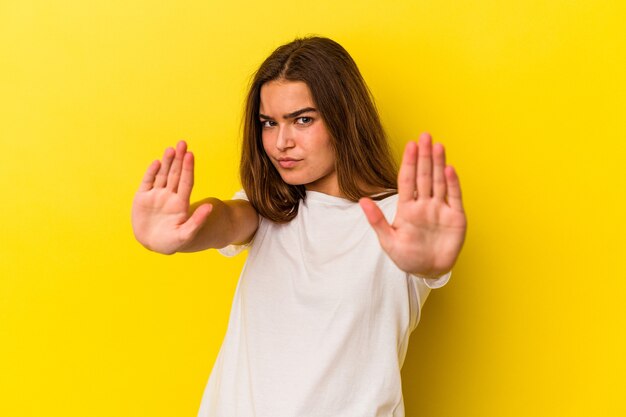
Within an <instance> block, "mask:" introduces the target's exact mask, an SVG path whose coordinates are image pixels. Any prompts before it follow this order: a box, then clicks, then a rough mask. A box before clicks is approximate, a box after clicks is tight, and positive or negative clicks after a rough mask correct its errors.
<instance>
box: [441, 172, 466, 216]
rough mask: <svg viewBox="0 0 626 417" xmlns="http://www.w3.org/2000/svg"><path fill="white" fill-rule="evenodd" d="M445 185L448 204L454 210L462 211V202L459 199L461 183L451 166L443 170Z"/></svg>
mask: <svg viewBox="0 0 626 417" xmlns="http://www.w3.org/2000/svg"><path fill="white" fill-rule="evenodd" d="M445 174H446V183H447V189H448V204H449V205H450V207H452V208H453V209H456V210H460V211H463V201H462V199H461V183H460V182H459V176H458V175H457V174H456V171H455V170H454V168H453V167H452V166H451V165H448V166H447V167H446V169H445Z"/></svg>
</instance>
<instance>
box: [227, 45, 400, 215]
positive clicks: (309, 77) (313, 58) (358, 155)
mask: <svg viewBox="0 0 626 417" xmlns="http://www.w3.org/2000/svg"><path fill="white" fill-rule="evenodd" d="M274 80H287V81H303V82H305V83H306V84H307V86H308V87H309V89H310V91H311V95H312V99H313V101H314V103H315V107H316V109H317V110H318V111H319V113H320V115H321V117H322V119H323V120H324V123H325V124H326V127H327V129H328V132H329V134H330V140H331V146H332V147H333V149H334V152H335V161H336V162H335V170H336V172H337V180H338V183H339V189H340V191H341V192H342V193H343V194H344V195H345V197H346V198H347V199H349V200H351V201H355V202H356V201H358V200H359V198H361V197H364V196H368V195H369V194H368V192H367V191H366V189H365V187H370V189H371V188H378V189H381V188H382V189H385V190H390V192H389V193H387V194H385V195H384V196H380V195H379V196H377V197H374V198H382V197H386V196H388V195H390V194H393V193H394V192H395V190H396V189H397V187H396V175H397V167H396V164H395V162H394V160H393V158H392V156H391V151H390V148H389V144H388V142H387V137H386V134H385V131H384V129H383V127H382V124H381V122H380V117H379V116H378V112H377V110H376V107H375V105H374V100H373V97H372V94H371V92H370V90H369V89H368V87H367V85H366V84H365V81H364V80H363V77H362V76H361V73H360V72H359V70H358V68H357V66H356V63H355V62H354V60H353V59H352V57H350V55H349V54H348V52H347V51H346V50H345V49H344V48H343V47H342V46H341V45H339V44H338V43H337V42H335V41H333V40H331V39H328V38H322V37H306V38H296V39H295V40H294V41H292V42H290V43H288V44H285V45H282V46H280V47H278V48H277V49H276V50H275V51H274V52H273V53H272V54H271V55H270V56H269V57H268V58H267V59H266V60H265V61H264V62H263V64H261V66H260V67H259V69H258V70H257V72H256V73H255V74H254V76H253V79H252V82H251V85H250V89H249V92H248V96H247V99H246V105H245V113H244V119H243V120H242V122H243V146H242V152H241V165H240V168H239V169H240V176H241V184H242V186H243V189H244V191H245V192H246V194H247V196H248V199H249V201H250V203H251V204H252V206H253V207H254V208H255V209H256V210H257V212H258V213H259V214H260V215H261V216H263V217H265V218H267V219H270V220H272V221H274V222H278V223H284V222H289V221H291V220H292V219H293V218H295V216H296V215H297V214H298V205H299V202H300V199H305V198H306V190H305V186H304V185H290V184H287V183H285V182H284V181H283V180H282V178H281V177H280V174H279V173H278V171H277V170H276V168H275V167H274V165H273V164H272V162H271V160H270V159H269V157H268V156H267V154H266V152H265V150H264V148H263V140H262V136H261V132H262V129H261V128H262V126H261V122H260V121H259V107H260V104H261V103H260V102H261V98H260V91H261V86H263V84H265V83H266V82H269V81H274Z"/></svg>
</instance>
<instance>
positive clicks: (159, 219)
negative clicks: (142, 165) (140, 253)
mask: <svg viewBox="0 0 626 417" xmlns="http://www.w3.org/2000/svg"><path fill="white" fill-rule="evenodd" d="M193 170H194V159H193V154H192V153H191V152H187V144H186V143H185V142H184V141H180V142H179V143H178V145H177V146H176V150H174V149H172V148H168V149H166V150H165V154H164V155H163V161H162V162H159V161H154V162H153V163H152V164H151V165H150V167H149V168H148V170H147V171H146V173H145V175H144V178H143V180H142V182H141V186H140V187H139V190H138V191H137V193H136V194H135V198H134V200H133V208H132V224H133V231H134V233H135V237H136V238H137V240H138V241H139V242H140V243H141V244H143V245H144V246H145V247H147V248H148V249H150V250H153V251H155V252H159V253H164V254H172V253H175V252H176V251H178V250H180V249H181V248H182V247H184V245H185V244H187V243H188V242H190V241H191V240H192V239H193V237H194V236H195V235H196V234H197V232H198V230H199V229H200V227H201V226H202V225H203V224H204V222H205V221H206V219H207V216H208V215H209V213H210V211H211V209H212V206H211V205H209V204H203V205H201V206H200V207H198V208H196V210H195V211H194V212H193V213H192V214H191V215H190V214H189V207H190V203H189V197H190V195H191V190H192V188H193Z"/></svg>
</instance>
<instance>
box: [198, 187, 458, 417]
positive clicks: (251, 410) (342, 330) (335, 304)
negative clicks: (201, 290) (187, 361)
mask: <svg viewBox="0 0 626 417" xmlns="http://www.w3.org/2000/svg"><path fill="white" fill-rule="evenodd" d="M306 195H307V197H306V200H305V201H301V202H300V206H299V209H298V215H297V216H296V218H295V219H293V220H292V221H291V222H289V223H286V224H278V223H273V222H271V221H269V220H267V219H265V218H263V217H260V221H259V228H258V230H257V232H256V234H255V236H254V239H253V240H252V242H251V244H249V245H247V246H246V247H248V248H249V254H248V258H247V260H246V263H245V265H244V268H243V270H242V272H241V276H240V278H239V282H238V284H237V288H236V291H235V295H234V299H233V304H232V309H231V313H230V319H229V323H228V329H227V331H226V336H225V337H224V341H223V344H222V347H221V349H220V352H219V354H218V357H217V359H216V362H215V364H214V366H213V370H212V372H211V376H210V377H209V381H208V384H207V386H206V388H205V391H204V395H203V397H202V403H201V405H200V410H199V413H198V417H404V403H403V398H402V386H401V380H400V369H401V367H402V364H403V362H404V358H405V355H406V351H407V347H408V341H409V335H410V333H411V332H412V331H413V329H414V328H415V327H416V326H417V323H418V321H419V317H420V308H421V306H422V305H423V304H424V301H425V300H426V297H427V296H428V293H429V292H430V289H431V288H439V287H441V286H443V285H445V284H446V282H447V281H448V279H449V278H450V274H451V273H450V272H449V273H447V274H445V275H443V276H441V277H440V278H438V279H425V278H421V277H416V276H413V275H410V274H407V273H406V272H403V271H402V270H400V269H399V268H398V267H397V266H396V265H395V264H394V262H393V261H392V260H391V259H390V258H389V257H388V256H387V254H386V253H385V252H384V251H383V250H382V248H381V246H380V244H379V242H378V239H377V237H376V234H375V232H374V230H373V229H372V227H371V226H370V225H369V223H368V222H367V219H366V217H365V215H364V213H363V211H362V209H361V207H360V206H359V204H358V203H354V202H351V201H349V200H346V199H343V198H339V197H334V196H330V195H327V194H323V193H319V192H315V191H307V193H306ZM234 198H243V199H245V198H246V197H245V194H244V193H243V191H240V192H238V193H237V194H235V197H234ZM397 201H398V196H397V194H396V195H393V196H390V197H387V198H385V199H383V200H381V201H377V202H376V203H377V204H378V205H379V207H380V208H381V209H382V211H383V213H384V214H385V217H386V218H387V220H388V221H389V222H391V221H392V220H393V217H394V215H395V210H396V206H397ZM243 249H244V246H228V247H226V248H224V249H221V250H220V252H222V253H223V254H225V255H227V256H233V255H235V254H236V253H239V252H240V251H241V250H243Z"/></svg>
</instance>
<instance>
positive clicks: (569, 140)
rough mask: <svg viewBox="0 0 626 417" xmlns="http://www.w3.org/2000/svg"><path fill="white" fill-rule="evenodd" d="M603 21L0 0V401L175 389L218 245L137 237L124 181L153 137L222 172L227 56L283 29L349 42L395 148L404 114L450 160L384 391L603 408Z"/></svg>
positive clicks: (590, 16)
mask: <svg viewBox="0 0 626 417" xmlns="http://www.w3.org/2000/svg"><path fill="white" fill-rule="evenodd" d="M625 22H626V6H624V2H622V1H619V0H615V1H608V0H604V1H600V0H595V1H593V0H588V1H564V0H559V1H549V2H546V1H530V0H512V1H506V2H495V1H484V0H483V1H409V0H403V1H395V2H393V1H390V2H381V1H376V2H374V1H346V2H341V1H336V0H333V1H326V0H321V1H314V2H300V3H298V2H293V1H284V2H278V1H271V2H252V1H240V2H237V1H235V2H225V1H213V0H211V1H157V2H154V1H145V0H123V1H122V0H112V1H107V2H95V1H91V2H87V1H78V0H76V1H69V0H65V1H43V0H42V1H27V0H19V1H17V0H13V1H11V0H0V139H1V148H0V192H1V193H2V200H1V204H0V214H1V218H0V415H2V416H7V417H9V416H44V415H45V416H59V417H60V416H64V417H70V416H152V417H157V416H195V415H196V412H197V409H198V406H199V403H200V398H201V395H202V391H203V389H204V386H205V383H206V381H207V378H208V376H209V372H210V370H211V367H212V365H213V362H214V360H215V358H216V356H217V353H218V350H219V347H220V345H221V342H222V338H223V335H224V332H225V330H226V325H227V320H228V314H229V310H230V304H231V301H232V295H233V292H234V289H235V286H236V283H237V279H238V276H239V271H240V268H241V266H242V265H243V261H244V257H243V256H240V257H237V258H234V259H227V258H223V257H221V256H220V255H219V254H217V253H216V252H202V253H196V254H177V255H174V256H163V255H158V254H154V253H151V252H149V251H147V250H145V249H144V248H143V247H141V246H140V245H139V244H138V243H137V242H136V241H135V240H134V238H133V235H132V231H131V225H130V207H131V201H132V198H133V195H134V192H135V191H136V189H137V187H138V185H139V182H140V180H141V177H142V175H143V172H144V171H145V169H146V168H147V167H148V165H149V164H150V162H151V161H152V160H154V159H157V158H160V156H161V155H162V152H163V150H164V149H165V148H166V147H167V146H170V145H174V144H175V143H176V141H177V140H179V139H186V140H187V141H188V143H189V146H190V149H191V150H192V151H194V153H195V155H196V160H197V172H196V189H195V190H194V194H193V196H192V198H193V199H194V200H197V199H200V198H203V197H205V196H209V195H211V196H217V197H220V198H229V197H230V196H231V195H232V193H233V192H234V191H236V190H237V189H238V187H239V184H238V177H237V172H238V171H237V169H238V166H237V163H238V155H239V123H240V118H241V113H242V102H243V97H244V93H245V89H246V85H247V82H248V79H249V76H250V75H251V74H252V72H253V71H254V70H255V69H256V68H257V67H258V65H259V64H260V63H261V61H262V60H263V59H264V58H265V57H266V56H267V55H268V54H269V53H270V52H271V51H272V50H273V49H274V48H275V47H277V46H278V45H280V44H283V43H285V42H288V41H290V40H292V39H293V38H294V37H295V36H297V35H306V34H320V35H324V36H328V37H331V38H333V39H335V40H337V41H338V42H339V43H341V44H342V45H343V46H344V47H345V48H346V49H347V50H348V51H349V52H350V53H351V54H352V56H353V57H354V59H355V61H356V62H357V63H358V65H359V67H360V69H361V71H362V73H363V75H364V77H365V79H366V81H367V82H368V84H369V86H370V88H371V89H372V91H373V93H374V95H375V97H376V100H377V104H378V107H379V109H380V112H381V115H382V117H383V122H384V124H385V126H386V128H387V129H388V131H389V133H390V136H391V138H392V140H393V147H394V149H395V152H396V156H397V157H399V154H400V150H401V149H402V147H403V145H404V143H406V141H408V140H415V139H416V138H417V137H418V135H419V133H420V132H424V131H428V132H430V133H431V134H432V135H433V137H434V139H435V140H436V141H441V142H443V143H444V144H445V146H446V150H447V155H448V161H449V163H450V164H452V165H454V166H455V167H456V168H457V170H458V172H459V175H460V178H461V185H462V187H463V192H464V201H465V206H466V210H467V214H468V220H469V228H468V235H467V240H466V245H465V248H464V251H463V253H462V255H461V258H460V259H459V262H458V264H457V267H456V268H455V272H454V274H453V279H452V281H451V282H450V283H449V285H448V286H446V287H445V288H443V289H441V290H438V291H434V292H433V293H432V294H431V298H430V299H429V300H428V302H427V304H426V306H425V309H424V312H423V318H422V321H421V323H420V325H419V327H418V329H417V330H416V331H415V332H414V333H413V335H412V337H411V346H410V349H409V352H408V356H407V361H406V363H405V367H404V369H403V379H404V395H405V401H406V409H407V416H408V417H411V416H481V417H484V416H591V415H597V416H623V415H626V399H624V396H623V393H624V390H625V389H626V381H625V377H624V375H625V372H626V360H625V358H624V356H625V352H626V342H625V327H626V315H625V313H624V304H625V301H626V300H625V292H626V291H625V290H626V274H625V271H626V268H625V267H624V265H623V263H624V255H626V251H625V244H624V235H625V233H626V230H625V229H626V227H625V222H624V213H625V212H626V210H625V208H626V207H625V204H624V202H625V187H624V179H625V178H626V176H625V175H624V164H625V163H626V162H625V157H626V152H625V148H626V145H625V142H626V128H625V127H624V123H625V121H626V103H625V102H626V99H625V96H626V88H625V87H626V81H625V75H626V30H625V29H624V27H625V26H624V25H625ZM372 360H376V358H372ZM277 417H280V416H277Z"/></svg>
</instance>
